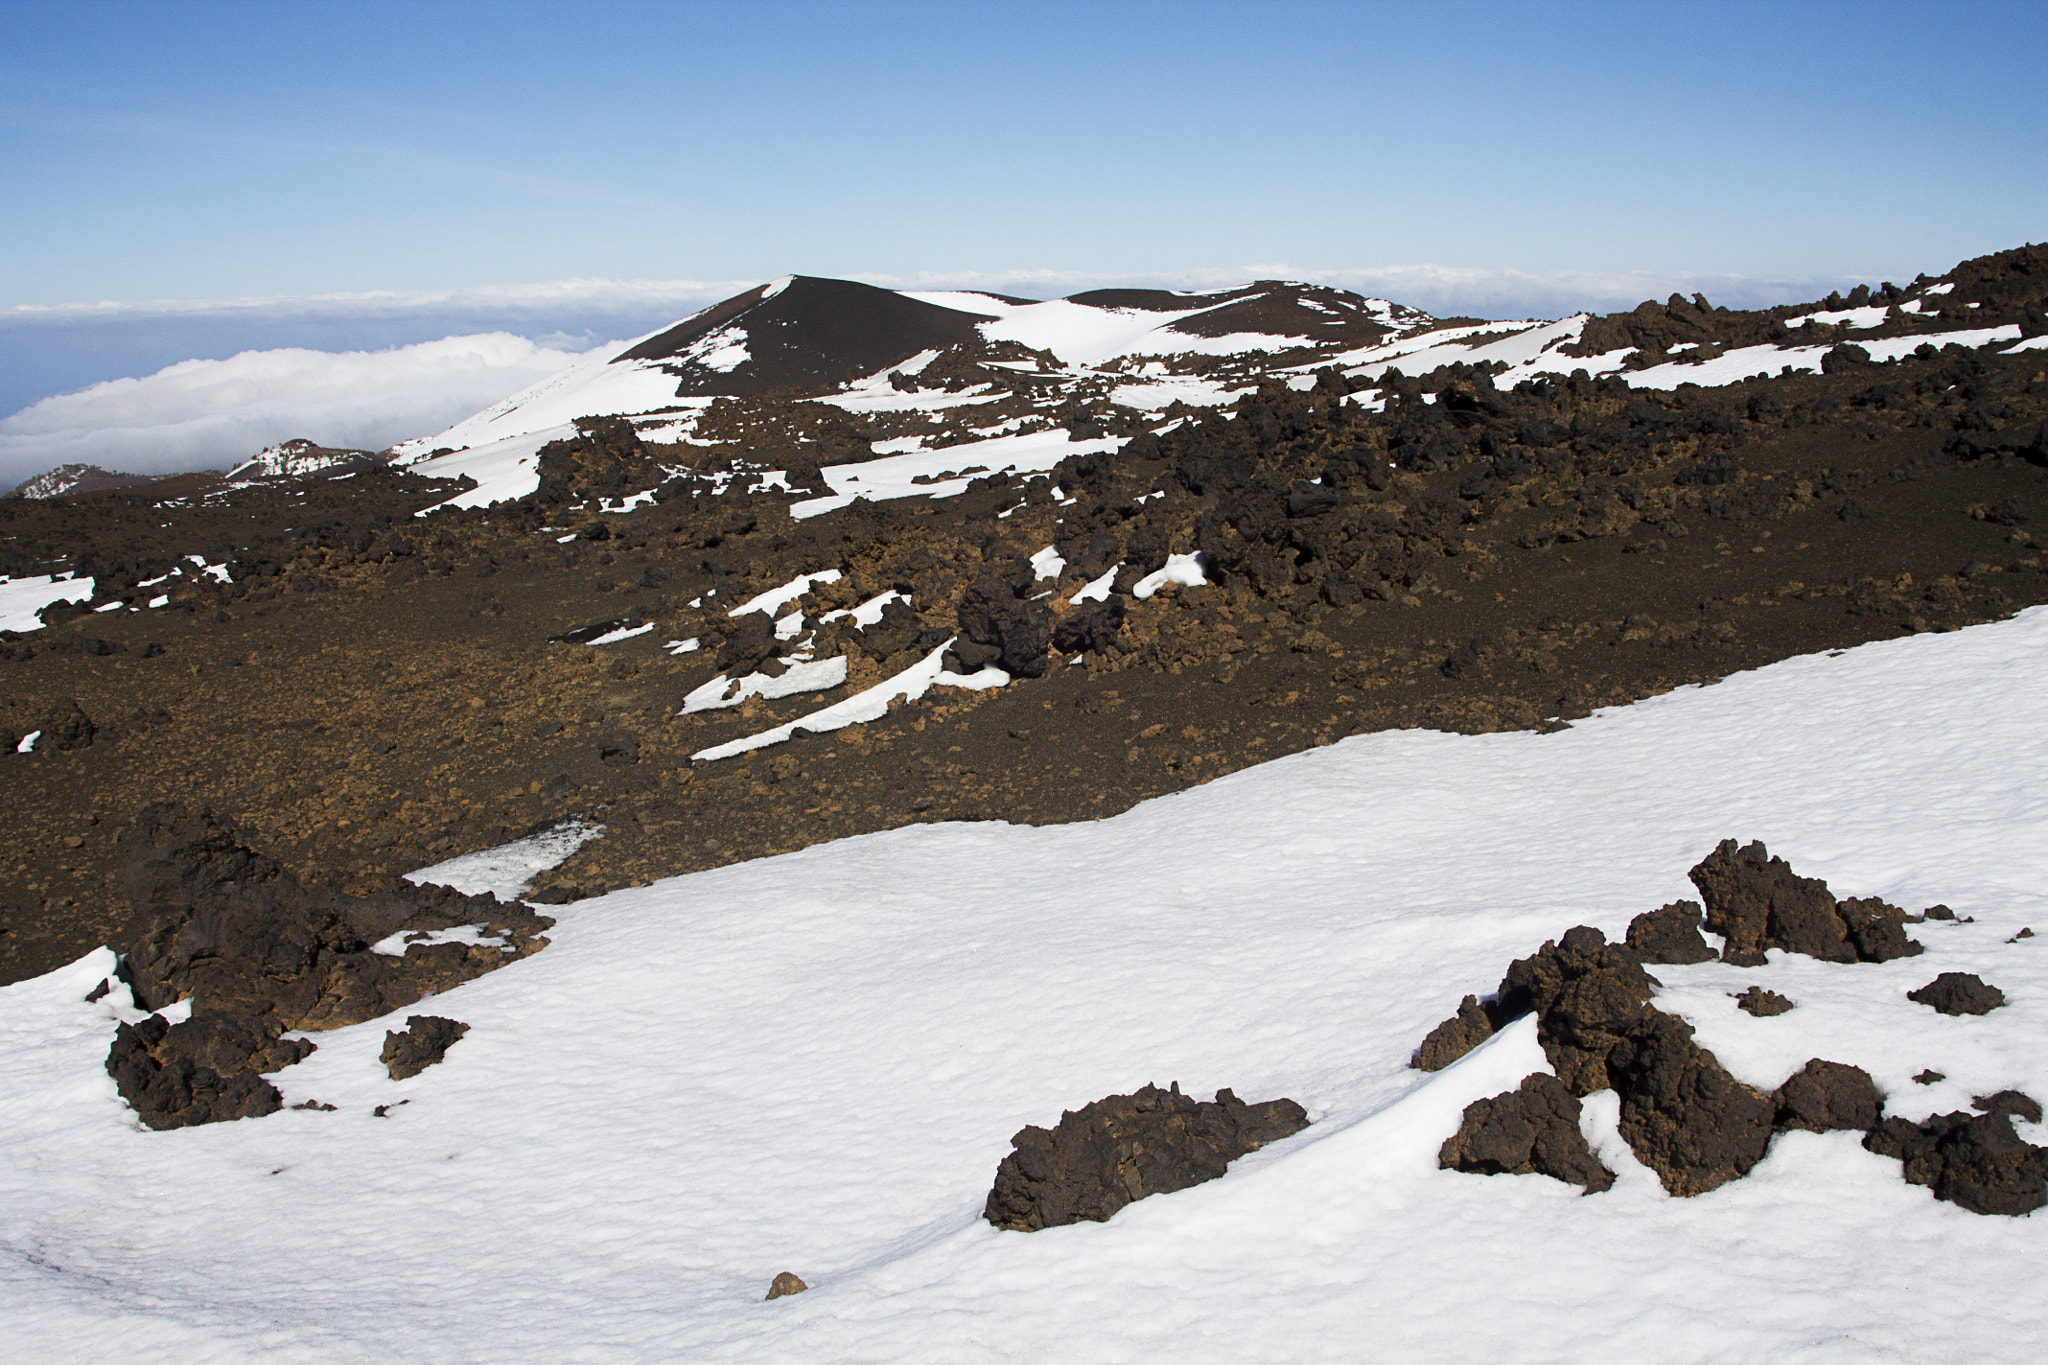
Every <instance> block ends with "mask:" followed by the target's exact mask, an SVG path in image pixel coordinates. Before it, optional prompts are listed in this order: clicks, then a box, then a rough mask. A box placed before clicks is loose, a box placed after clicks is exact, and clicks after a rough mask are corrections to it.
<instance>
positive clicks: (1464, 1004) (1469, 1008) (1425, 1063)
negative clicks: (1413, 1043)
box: [1408, 995, 1507, 1071]
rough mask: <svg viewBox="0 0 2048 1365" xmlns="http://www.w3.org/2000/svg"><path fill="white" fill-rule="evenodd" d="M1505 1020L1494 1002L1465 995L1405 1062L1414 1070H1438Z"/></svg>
mask: <svg viewBox="0 0 2048 1365" xmlns="http://www.w3.org/2000/svg"><path fill="white" fill-rule="evenodd" d="M1506 1022H1507V1020H1506V1019H1505V1018H1504V1017H1503V1015H1502V1012H1501V1008H1500V1005H1499V1003H1498V1002H1497V1001H1494V1000H1491V999H1489V1000H1484V1001H1482V1000H1481V999H1480V998H1479V997H1478V996H1476V995H1468V996H1466V997H1465V998H1464V999H1463V1000H1461V1001H1459V1002H1458V1012H1457V1013H1456V1014H1454V1015H1452V1016H1451V1017H1450V1018H1448V1019H1446V1020H1444V1021H1443V1022H1442V1023H1441V1024H1438V1025H1437V1026H1436V1027H1435V1028H1433V1029H1431V1030H1430V1031H1429V1036H1428V1037H1426V1038H1424V1039H1423V1040H1422V1046H1421V1047H1419V1048H1417V1049H1416V1050H1415V1055H1414V1056H1413V1057H1410V1058H1409V1059H1408V1065H1410V1066H1412V1067H1414V1068H1415V1069H1416V1070H1417V1071H1441V1070H1443V1069H1444V1068H1445V1067H1447V1066H1449V1065H1450V1064H1451V1063H1452V1062H1455V1061H1457V1060H1458V1059H1459V1058H1460V1057H1462V1056H1464V1055H1465V1054H1466V1053H1468V1052H1470V1051H1471V1050H1472V1049H1473V1048H1475V1047H1478V1046H1479V1045H1480V1044H1481V1043H1483V1042H1485V1041H1486V1040H1487V1039H1488V1038H1491V1037H1492V1036H1493V1035H1494V1034H1495V1033H1496V1032H1498V1031H1499V1029H1500V1026H1501V1025H1502V1024H1504V1023H1506Z"/></svg>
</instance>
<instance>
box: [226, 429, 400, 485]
mask: <svg viewBox="0 0 2048 1365" xmlns="http://www.w3.org/2000/svg"><path fill="white" fill-rule="evenodd" d="M378 462H379V457H378V456H376V455H373V454H371V453H370V452H369V451H367V450H342V449H334V448H331V447H328V446H323V445H321V444H319V443H318V442H316V441H309V440H307V439H306V438H304V437H299V438H298V439H296V440H291V441H280V442H279V443H278V444H276V445H274V446H265V447H264V448H263V449H262V450H259V451H257V452H256V453H255V454H254V455H252V456H251V457H250V458H249V459H248V460H247V461H246V462H244V463H242V464H238V465H236V466H235V467H234V468H233V469H230V470H229V471H228V474H227V476H228V477H229V478H230V479H288V478H298V477H300V476H302V475H306V474H317V473H322V472H325V471H327V470H333V469H346V468H348V467H349V466H350V465H370V464H375V463H378Z"/></svg>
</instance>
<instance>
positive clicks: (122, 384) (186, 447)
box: [0, 332, 615, 484]
mask: <svg viewBox="0 0 2048 1365" xmlns="http://www.w3.org/2000/svg"><path fill="white" fill-rule="evenodd" d="M608 344H615V343H608ZM576 358H577V357H576V353H574V352H571V351H565V350H556V349H552V348H549V347H544V346H540V345H537V344H535V343H534V342H531V341H528V340H526V339H525V338H523V337H516V336H512V335H509V334H507V333H504V332H489V333H483V334H481V335H476V336H452V337H445V338H443V339H441V340H439V341H427V342H421V343H418V344H416V345H412V346H402V347H398V348H396V349H393V350H386V351H346V352H339V353H336V352H329V351H315V350H307V349H303V348H299V347H290V348H286V349H282V350H270V351H244V352H242V353H241V354H239V355H235V356H230V357H229V358H228V359H226V360H187V361H181V362H180V363H178V364H176V365H171V366H168V367H166V368H164V369H161V370H158V371H157V372H156V373H154V374H151V375H145V376H144V377H142V378H140V379H115V380H109V381H107V382H105V383H101V384H94V385H92V386H91V387H90V388H86V389H82V390H80V391H78V392H76V393H67V394H60V395H58V396H56V397H54V398H45V399H43V400H42V401H40V402H37V403H33V404H30V405H29V406H28V407H26V408H24V409H22V410H21V411H20V412H17V413H15V414H14V415H13V416H11V417H7V418H5V419H0V480H4V481H5V482H6V483H7V484H12V483H16V482H19V481H20V480H22V479H24V478H27V477H29V476H31V475H34V474H38V473H41V472H42V471H44V470H46V469H51V468H54V467H56V466H57V465H60V464H72V463H84V464H98V465H102V466H105V467H107V468H110V469H117V470H122V471H126V472H131V473H138V474H157V473H172V472H176V471H179V470H187V469H203V468H224V467H226V466H228V465H230V464H233V463H235V462H237V461H240V460H243V459H246V458H247V457H248V456H250V455H252V454H254V453H255V452H256V451H258V450H260V449H261V448H263V447H264V446H266V445H270V444H273V443H274V442H277V441H282V440H288V439H290V438H292V437H295V436H305V437H310V438H311V439H313V440H315V441H317V442H319V443H320V444H322V445H332V446H351V447H358V448H361V449H366V450H381V449H383V448H384V447H386V446H388V445H391V444H393V443H394V442H397V441H401V440H404V439H406V438H408V437H412V436H421V435H427V434H430V433H432V432H436V431H440V430H442V429H443V428H445V427H447V426H448V425H449V424H451V423H453V422H455V421H458V420H460V419H461V418H463V417H467V416H468V415H470V414H471V413H473V412H475V411H477V410H478V409H480V408H483V407H487V406H489V405H490V404H492V403H495V402H497V401H498V400H499V399H501V398H504V397H506V396H507V395H508V394H512V393H515V392H517V391H518V390H520V389H522V388H524V387H526V386H527V385H529V384H532V383H534V382H536V381H538V380H541V379H544V378H546V377H547V376H548V375H550V374H553V373H555V372H556V371H558V370H560V369H562V368H563V367H565V366H567V365H568V364H570V363H571V362H573V361H574V360H575V359H576Z"/></svg>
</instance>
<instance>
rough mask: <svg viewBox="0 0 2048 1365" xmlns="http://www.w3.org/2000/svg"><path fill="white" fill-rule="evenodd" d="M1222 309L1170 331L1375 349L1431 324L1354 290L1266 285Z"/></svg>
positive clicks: (1283, 283)
mask: <svg viewBox="0 0 2048 1365" xmlns="http://www.w3.org/2000/svg"><path fill="white" fill-rule="evenodd" d="M1233 292H1234V293H1235V295H1236V297H1234V298H1230V299H1229V300H1228V302H1226V303H1224V304H1223V305H1222V306H1221V307H1218V308H1211V309H1209V310H1208V311H1207V312H1202V313H1197V314H1196V315H1195V316H1193V317H1190V318H1182V319H1180V320H1179V321H1178V322H1174V323H1171V324H1169V330H1171V331H1175V332H1186V333H1188V334H1189V335H1191V336H1201V337H1224V336H1236V335H1242V334H1246V333H1250V334H1255V335H1260V336H1283V337H1301V338H1303V339H1304V341H1305V342H1306V343H1307V344H1311V345H1314V344H1319V343H1324V342H1336V343H1339V344H1341V345H1346V346H1371V345H1374V344H1375V343H1377V342H1380V341H1383V340H1385V339H1386V338H1387V337H1388V336H1390V335H1391V334H1393V333H1394V332H1395V331H1397V330H1401V329H1403V328H1406V327H1411V326H1414V325H1416V324H1418V323H1424V322H1428V321H1430V318H1429V315H1428V314H1426V313H1423V312H1421V311H1420V310H1418V309H1414V308H1406V307H1403V306H1401V305H1400V304H1393V303H1387V302H1385V301H1384V300H1381V299H1368V298H1364V297H1361V296H1360V295H1357V294H1354V293H1352V292H1351V291H1350V290H1348V289H1332V288H1330V287H1329V286H1328V285H1320V284H1299V283H1296V282H1294V281H1290V280H1260V281H1259V282H1258V283H1257V284H1255V285H1252V286H1251V287H1250V288H1248V289H1241V290H1236V291H1233Z"/></svg>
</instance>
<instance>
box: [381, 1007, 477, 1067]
mask: <svg viewBox="0 0 2048 1365" xmlns="http://www.w3.org/2000/svg"><path fill="white" fill-rule="evenodd" d="M467 1032H469V1025H467V1024H464V1023H461V1022H459V1021H457V1020H454V1019H443V1018H442V1017H441V1016H439V1015H437V1014H415V1015H411V1016H409V1017H408V1018H407V1019H406V1021H405V1032H403V1033H400V1032H398V1031H397V1030H395V1029H394V1030H391V1031H390V1032H387V1033H386V1034H385V1035H384V1051H383V1052H382V1053H380V1054H379V1055H378V1057H377V1060H378V1061H380V1062H382V1063H384V1069H385V1070H386V1071H388V1072H390V1073H391V1079H392V1080H394V1081H402V1080H405V1079H406V1078H407V1077H409V1076H417V1075H419V1074H420V1073H421V1072H422V1071H425V1070H426V1069H427V1068H428V1067H430V1066H432V1065H434V1064H435V1063H436V1062H439V1061H441V1060H442V1059H443V1058H445V1057H446V1056H447V1055H448V1049H449V1048H450V1047H453V1046H454V1045H455V1041H456V1040H457V1039H458V1038H460V1037H462V1035H463V1034H465V1033H467Z"/></svg>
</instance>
